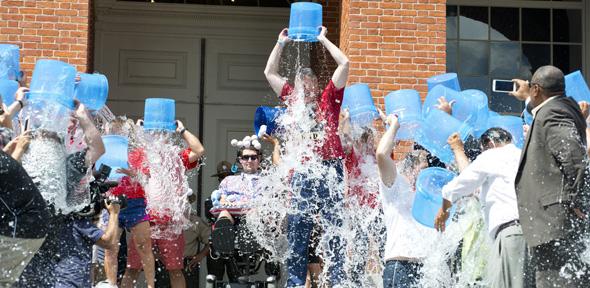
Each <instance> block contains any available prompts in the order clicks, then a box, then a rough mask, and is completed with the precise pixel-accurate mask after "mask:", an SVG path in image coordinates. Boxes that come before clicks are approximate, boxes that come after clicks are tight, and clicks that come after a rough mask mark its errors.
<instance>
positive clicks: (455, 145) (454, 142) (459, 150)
mask: <svg viewBox="0 0 590 288" xmlns="http://www.w3.org/2000/svg"><path fill="white" fill-rule="evenodd" d="M447 143H449V146H451V150H453V154H455V162H456V163H457V168H459V172H463V171H464V170H465V168H467V166H469V158H467V155H465V148H464V146H463V141H461V138H460V137H459V133H453V134H452V135H451V136H450V137H449V139H448V140H447Z"/></svg>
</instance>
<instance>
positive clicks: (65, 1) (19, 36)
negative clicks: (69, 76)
mask: <svg viewBox="0 0 590 288" xmlns="http://www.w3.org/2000/svg"><path fill="white" fill-rule="evenodd" d="M89 2H90V0H61V1H54V0H51V1H41V0H19V1H12V0H2V1H0V43H10V44H16V45H19V46H20V48H21V50H20V52H21V59H20V60H21V69H22V70H23V71H25V73H26V75H27V79H28V80H30V77H31V74H32V73H33V67H34V65H35V61H36V60H37V59H40V58H51V59H56V60H61V61H64V62H67V63H70V64H72V65H74V66H76V69H78V71H81V72H85V71H87V70H88V54H89V50H90V49H89V44H88V39H89V30H88V24H89V16H88V15H89V7H90V3H89ZM90 53H91V52H90Z"/></svg>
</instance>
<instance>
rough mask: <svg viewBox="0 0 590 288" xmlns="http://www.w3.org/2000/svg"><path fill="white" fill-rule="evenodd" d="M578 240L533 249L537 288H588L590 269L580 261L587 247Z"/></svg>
mask: <svg viewBox="0 0 590 288" xmlns="http://www.w3.org/2000/svg"><path fill="white" fill-rule="evenodd" d="M577 238H578V237H575V238H573V239H571V238H570V239H567V238H565V239H560V240H553V241H551V242H548V243H545V244H541V245H539V246H536V247H534V248H532V249H531V252H532V262H533V265H534V266H535V270H536V271H535V278H536V281H535V282H536V283H537V288H549V287H551V288H554V287H572V288H574V287H575V288H577V287H587V285H588V283H590V267H589V266H588V265H587V264H586V263H584V262H583V261H582V260H581V259H580V253H581V252H583V249H585V245H583V244H582V243H581V242H580V241H579V240H578V239H577Z"/></svg>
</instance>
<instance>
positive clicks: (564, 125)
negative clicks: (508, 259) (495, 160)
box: [515, 96, 588, 247]
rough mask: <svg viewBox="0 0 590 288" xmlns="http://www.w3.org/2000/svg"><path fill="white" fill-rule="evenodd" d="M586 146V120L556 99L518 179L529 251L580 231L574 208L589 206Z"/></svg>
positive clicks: (530, 142) (542, 112)
mask: <svg viewBox="0 0 590 288" xmlns="http://www.w3.org/2000/svg"><path fill="white" fill-rule="evenodd" d="M585 146H586V121H585V119H584V117H583V116H582V113H581V112H580V108H579V106H578V104H577V103H576V102H575V101H574V100H573V99H571V98H569V97H565V96H556V97H555V98H554V99H552V100H551V101H549V102H547V103H546V104H545V105H544V106H543V107H541V108H540V109H539V111H537V114H536V116H535V119H534V120H533V123H532V124H531V127H530V128H529V132H528V134H527V137H526V140H525V146H524V149H523V150H522V154H521V159H520V164H519V168H518V172H517V174H516V179H515V186H516V195H517V200H518V212H519V216H520V222H521V225H522V230H523V233H524V237H525V240H526V242H527V244H528V245H529V247H535V246H538V245H540V244H543V243H547V242H549V241H552V240H556V239H564V238H566V237H569V235H570V232H575V230H577V228H576V226H575V225H577V224H580V221H578V219H577V217H575V214H574V213H573V208H574V207H576V208H584V207H582V204H583V203H587V189H586V175H587V173H586V171H587V166H588V157H587V155H586V148H585ZM583 210H584V209H583Z"/></svg>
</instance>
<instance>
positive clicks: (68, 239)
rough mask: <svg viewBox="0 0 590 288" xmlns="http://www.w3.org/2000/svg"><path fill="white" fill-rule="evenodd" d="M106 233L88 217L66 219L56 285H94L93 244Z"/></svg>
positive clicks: (56, 273) (56, 271) (57, 266)
mask: <svg viewBox="0 0 590 288" xmlns="http://www.w3.org/2000/svg"><path fill="white" fill-rule="evenodd" d="M103 234H104V232H103V231H102V230H100V229H99V228H98V227H96V225H94V224H93V223H92V221H91V220H90V219H88V218H72V217H69V218H68V219H67V220H66V223H65V225H64V226H63V228H62V233H61V235H62V239H61V243H63V244H62V245H61V246H60V248H59V254H60V261H59V262H58V263H57V265H56V268H55V278H56V281H55V287H92V285H91V283H90V264H91V263H90V262H91V261H92V245H94V244H95V243H96V241H98V239H100V237H101V236H102V235H103Z"/></svg>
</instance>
